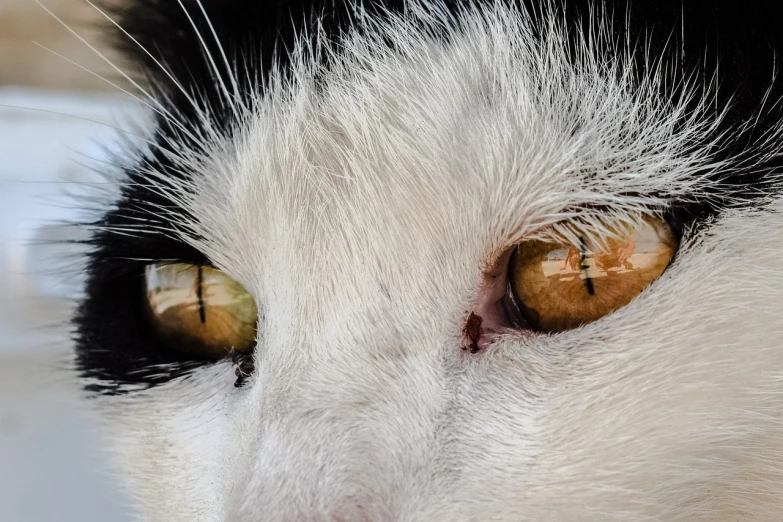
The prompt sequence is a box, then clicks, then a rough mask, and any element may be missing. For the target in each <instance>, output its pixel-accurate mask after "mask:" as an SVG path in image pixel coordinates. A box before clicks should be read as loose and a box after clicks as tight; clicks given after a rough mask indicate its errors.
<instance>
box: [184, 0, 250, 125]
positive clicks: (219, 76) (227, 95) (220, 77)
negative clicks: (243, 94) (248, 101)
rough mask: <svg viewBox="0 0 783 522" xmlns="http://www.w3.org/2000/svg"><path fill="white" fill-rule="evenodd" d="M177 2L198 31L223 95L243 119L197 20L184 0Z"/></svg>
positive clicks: (235, 113)
mask: <svg viewBox="0 0 783 522" xmlns="http://www.w3.org/2000/svg"><path fill="white" fill-rule="evenodd" d="M177 3H178V4H179V6H180V7H181V8H182V12H183V13H185V16H186V17H187V18H188V21H189V22H190V26H191V27H192V28H193V31H194V32H195V33H196V37H197V38H198V41H199V42H200V43H201V48H202V49H203V50H204V53H205V54H206V55H207V59H208V60H209V63H210V66H211V67H212V71H213V72H214V73H215V76H217V79H218V82H219V83H220V87H221V89H222V91H223V95H224V96H225V98H226V102H228V105H229V106H230V107H231V110H232V112H233V113H234V116H236V118H237V119H241V118H240V115H239V112H238V111H237V108H236V103H235V102H234V101H233V100H232V99H231V94H230V93H229V92H228V87H226V82H225V81H223V75H222V74H221V73H220V69H218V67H217V64H216V63H215V60H214V58H213V57H212V53H211V52H209V48H208V47H207V44H206V42H205V41H204V38H203V37H202V36H201V32H200V31H199V30H198V27H197V26H196V22H194V21H193V18H192V17H191V16H190V13H189V12H188V10H187V8H186V7H185V4H183V3H182V0H177Z"/></svg>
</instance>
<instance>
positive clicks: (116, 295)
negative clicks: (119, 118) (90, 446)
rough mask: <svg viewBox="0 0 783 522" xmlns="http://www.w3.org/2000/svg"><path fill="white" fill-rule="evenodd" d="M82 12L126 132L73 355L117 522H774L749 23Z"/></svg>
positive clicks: (761, 95)
mask: <svg viewBox="0 0 783 522" xmlns="http://www.w3.org/2000/svg"><path fill="white" fill-rule="evenodd" d="M96 9H99V10H100V12H101V13H102V14H103V15H104V16H105V21H106V26H107V28H108V31H109V33H110V35H111V39H112V42H113V45H114V46H115V47H117V48H118V49H120V50H121V51H122V52H123V53H124V56H125V58H126V59H127V64H126V67H123V68H118V73H119V74H120V75H125V76H126V78H127V80H128V81H129V82H130V83H131V84H132V85H133V86H134V88H133V92H134V93H136V94H135V96H137V97H138V99H139V100H140V102H141V103H143V104H144V105H145V106H146V107H147V108H148V109H149V111H150V113H151V114H153V116H154V120H155V121H154V124H153V125H152V127H151V128H150V129H149V132H148V134H145V135H142V136H141V139H140V142H139V144H138V145H130V144H129V145H127V153H128V154H127V158H128V161H127V162H126V163H124V167H123V182H122V187H121V189H120V190H119V191H118V193H117V194H116V195H115V196H113V197H112V198H110V199H108V200H106V202H105V203H106V207H107V210H106V212H105V213H104V214H103V215H102V216H101V217H100V218H99V219H97V220H96V221H94V222H91V223H86V224H85V226H86V227H87V228H88V229H89V230H90V234H91V236H90V239H89V241H88V244H89V247H90V251H89V254H87V255H86V258H85V263H84V271H85V274H86V282H85V285H84V289H83V297H82V298H81V299H80V301H79V303H78V311H77V312H76V314H75V316H74V318H73V338H74V343H75V351H74V353H75V363H74V364H75V369H76V371H77V373H78V375H79V378H80V379H81V381H82V383H83V386H84V389H85V391H86V395H87V396H88V397H89V402H90V404H91V405H92V406H93V407H94V408H96V409H97V410H98V411H99V412H100V413H101V415H103V416H104V418H105V419H106V421H107V425H108V426H109V435H110V436H109V439H110V440H109V444H110V445H111V447H112V448H113V450H114V454H115V455H116V462H117V465H118V469H119V470H120V475H121V477H122V480H123V481H124V483H125V484H126V486H127V488H128V490H129V491H130V492H131V494H132V496H133V498H134V499H135V501H136V509H137V512H138V515H139V517H140V518H141V519H142V520H150V521H167V522H170V521H180V520H181V521H194V520H204V521H223V520H225V521H258V520H372V521H385V520H390V521H391V520H406V521H408V520H410V521H414V520H422V521H423V520H427V521H431V520H444V521H452V520H514V521H520V520H525V521H551V520H556V521H577V520H596V521H612V520H617V521H620V520H623V521H627V520H639V521H641V520H659V521H685V520H687V521H707V520H715V521H717V520H721V521H724V520H753V521H761V520H779V519H780V518H781V517H783V471H782V470H783V457H781V455H783V434H782V430H781V428H782V427H783V426H782V425H781V414H783V394H782V393H781V385H782V384H783V350H782V349H781V348H783V346H781V345H782V341H783V316H782V315H781V313H780V307H779V306H778V304H779V302H780V297H781V296H783V276H782V275H781V274H783V227H781V226H780V225H781V212H783V200H781V197H780V195H781V183H780V172H781V166H782V165H783V159H782V156H781V147H782V146H783V139H782V138H781V132H783V126H782V125H781V114H783V112H782V111H781V104H780V95H781V92H782V91H781V81H780V79H779V78H778V68H779V66H780V65H781V58H780V55H779V52H778V43H779V36H778V35H779V34H780V30H779V27H778V25H779V19H778V17H777V16H776V13H775V10H774V4H773V3H772V2H766V3H765V2H742V3H730V2H720V1H712V2H621V1H619V0H618V1H605V2H599V1H596V2H585V1H568V2H557V1H554V0H552V1H540V2H536V1H532V0H531V1H524V2H511V1H509V2H506V1H503V0H498V1H491V0H487V1H484V0H480V1H458V0H407V1H399V0H384V1H369V0H368V1H366V2H363V3H361V2H356V3H354V2H345V1H342V0H329V1H315V2H313V1H297V0H290V1H285V2H284V1H276V2H273V1H271V0H270V1H255V2H251V1H243V0H182V1H179V0H176V1H175V0H166V1H162V0H130V1H128V2H127V4H122V5H121V6H120V7H117V6H114V7H113V8H105V7H96ZM125 71H128V72H125Z"/></svg>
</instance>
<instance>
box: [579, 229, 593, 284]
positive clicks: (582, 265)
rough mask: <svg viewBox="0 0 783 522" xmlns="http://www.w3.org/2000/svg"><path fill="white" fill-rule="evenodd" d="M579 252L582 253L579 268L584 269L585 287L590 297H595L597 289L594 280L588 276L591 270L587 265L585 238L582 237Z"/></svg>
mask: <svg viewBox="0 0 783 522" xmlns="http://www.w3.org/2000/svg"><path fill="white" fill-rule="evenodd" d="M579 243H580V245H579V250H581V251H582V259H580V260H579V267H580V268H581V269H582V272H584V274H585V286H586V287H587V293H588V294H590V295H595V287H594V286H593V280H592V279H591V278H590V276H589V275H588V274H587V269H588V268H590V266H589V265H588V264H587V263H585V261H586V260H587V245H585V238H583V237H580V238H579Z"/></svg>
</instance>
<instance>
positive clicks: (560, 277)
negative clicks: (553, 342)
mask: <svg viewBox="0 0 783 522" xmlns="http://www.w3.org/2000/svg"><path fill="white" fill-rule="evenodd" d="M613 230H614V231H615V234H614V235H615V237H614V238H611V239H607V240H605V241H603V242H601V245H600V246H598V245H597V244H596V245H595V246H591V245H589V244H584V242H583V243H582V244H577V245H574V244H571V243H567V242H566V241H562V242H545V241H539V240H533V241H528V242H525V243H522V244H520V245H519V246H518V247H517V249H516V252H515V253H514V255H513V257H512V259H511V264H510V267H509V282H510V289H511V291H512V292H513V300H514V302H515V304H516V305H517V307H518V308H519V311H520V312H521V314H522V316H523V317H524V319H525V321H527V323H528V324H529V325H530V327H531V328H533V329H535V330H538V331H544V332H561V331H563V330H569V329H571V328H576V327H578V326H580V325H582V324H586V323H590V322H592V321H595V320H597V319H600V318H601V317H603V316H605V315H607V314H609V313H611V312H613V311H615V310H617V309H618V308H621V307H623V306H625V305H626V304H628V303H629V302H630V301H631V300H632V299H633V298H634V297H636V296H637V295H639V293H641V291H642V290H644V289H645V288H646V287H647V286H648V285H649V284H650V283H651V282H653V281H654V280H655V279H657V278H658V277H660V275H661V274H663V272H664V271H665V270H666V268H667V267H668V266H669V263H670V262H671V260H672V257H673V256H674V254H675V252H676V250H677V246H678V240H677V238H676V237H675V235H674V233H673V232H672V229H671V227H669V225H668V224H667V223H666V222H665V221H664V220H662V219H659V218H654V217H648V218H645V219H644V220H643V221H642V222H641V223H640V224H639V225H638V226H636V227H634V228H628V229H622V230H618V229H613Z"/></svg>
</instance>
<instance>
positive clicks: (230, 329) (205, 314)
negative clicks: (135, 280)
mask: <svg viewBox="0 0 783 522" xmlns="http://www.w3.org/2000/svg"><path fill="white" fill-rule="evenodd" d="M145 285H146V296H147V304H148V311H149V316H150V320H151V322H152V325H153V327H154V329H155V331H156V332H157V333H158V335H159V336H160V337H161V338H162V339H163V341H164V343H165V344H166V345H168V346H171V347H172V348H175V349H177V350H181V351H184V352H187V353H190V354H193V355H198V356H202V357H210V358H220V357H225V356H227V355H229V354H232V353H234V352H243V351H247V350H250V349H252V348H253V346H254V345H255V339H256V321H257V317H258V310H257V308H256V303H255V301H254V300H253V297H252V296H251V295H250V294H249V293H248V292H247V290H245V289H244V287H242V285H240V284H239V283H237V282H236V281H234V280H233V279H231V278H230V277H228V276H227V275H226V274H224V273H223V272H221V271H220V270H216V269H214V268H210V267H208V266H196V265H188V264H182V263H175V264H156V265H149V266H147V268H146V274H145Z"/></svg>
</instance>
